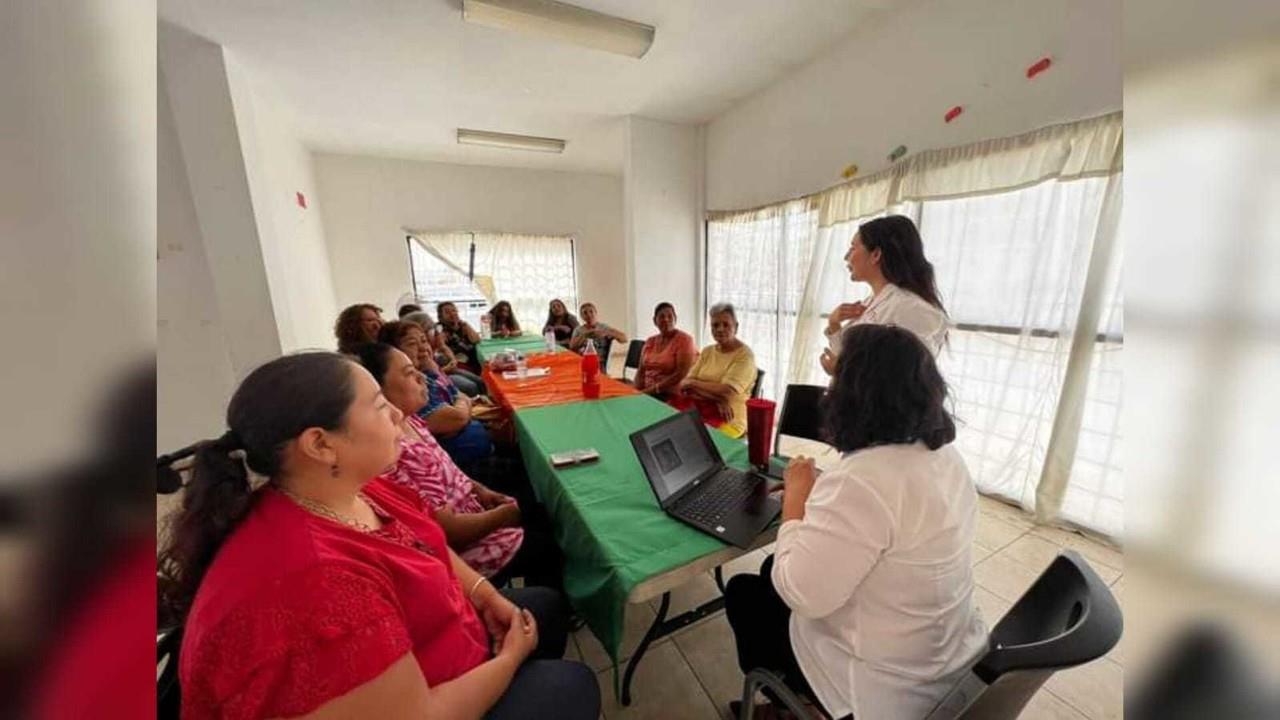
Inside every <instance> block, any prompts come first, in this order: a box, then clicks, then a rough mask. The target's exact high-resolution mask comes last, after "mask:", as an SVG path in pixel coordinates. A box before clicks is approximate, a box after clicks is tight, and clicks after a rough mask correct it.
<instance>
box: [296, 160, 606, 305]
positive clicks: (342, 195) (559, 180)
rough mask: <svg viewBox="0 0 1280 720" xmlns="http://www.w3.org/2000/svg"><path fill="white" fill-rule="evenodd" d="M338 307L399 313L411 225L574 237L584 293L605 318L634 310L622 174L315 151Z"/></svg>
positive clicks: (580, 292)
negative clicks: (628, 281) (625, 239)
mask: <svg viewBox="0 0 1280 720" xmlns="http://www.w3.org/2000/svg"><path fill="white" fill-rule="evenodd" d="M315 168H316V183H317V186H318V189H319V195H320V201H321V202H322V204H323V216H324V228H325V238H326V240H327V243H328V247H329V261H330V265H331V267H332V268H333V285H334V290H335V291H336V294H337V307H338V308H339V309H341V308H342V307H345V306H347V305H350V304H352V303H357V302H372V303H375V304H377V305H379V306H381V307H382V308H384V309H386V310H389V311H390V312H391V313H392V314H394V308H395V303H396V301H397V300H398V299H399V298H400V296H401V295H404V294H405V293H408V292H410V290H411V285H410V277H409V257H408V250H407V247H406V245H405V232H404V229H405V228H412V229H416V230H490V231H501V232H517V233H519V232H525V233H535V234H548V235H573V236H574V237H575V247H576V250H577V255H578V297H579V298H580V299H581V300H583V301H586V300H592V301H594V302H595V303H596V305H597V307H598V308H599V309H600V314H601V317H602V319H604V320H605V321H612V322H617V323H620V322H621V321H622V319H623V318H626V317H630V315H631V306H630V304H629V300H630V298H629V296H628V294H627V291H626V281H625V278H626V258H625V252H624V245H623V230H622V179H621V178H618V177H616V176H612V175H597V174H590V173H566V172H551V171H545V170H528V169H510V168H493V167H479V166H471V165H449V164H444V163H431V162H416V161H409V160H394V159H386V158H374V157H354V156H347V155H323V154H317V155H316V156H315Z"/></svg>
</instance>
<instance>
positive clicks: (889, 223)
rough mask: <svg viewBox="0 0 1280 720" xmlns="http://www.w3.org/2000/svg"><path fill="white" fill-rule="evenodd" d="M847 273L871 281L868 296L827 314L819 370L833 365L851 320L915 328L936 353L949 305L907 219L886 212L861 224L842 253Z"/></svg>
mask: <svg viewBox="0 0 1280 720" xmlns="http://www.w3.org/2000/svg"><path fill="white" fill-rule="evenodd" d="M844 261H845V264H846V265H848V267H849V278H850V279H851V280H853V281H854V282H865V283H867V284H868V285H870V286H871V298H870V299H869V300H864V301H859V302H856V303H842V304H840V305H839V306H838V307H836V309H834V310H832V311H831V315H830V316H829V317H828V318H827V329H826V336H827V341H828V347H827V349H825V350H824V351H823V353H822V357H821V360H820V362H821V364H822V369H824V370H826V371H827V374H828V375H831V374H832V373H833V372H834V370H835V367H836V357H837V356H838V355H839V353H840V347H841V345H842V342H843V336H844V331H845V330H847V329H848V328H850V327H852V326H854V325H862V324H867V323H870V324H874V325H897V326H899V327H902V328H906V329H907V330H910V331H911V332H913V333H915V335H916V337H918V338H920V340H921V342H923V343H924V344H925V347H927V348H929V351H930V352H932V353H933V354H934V355H937V354H938V351H939V350H940V349H942V345H943V343H945V342H946V338H947V309H946V308H944V307H943V306H942V298H940V297H939V295H938V284H937V282H936V281H935V280H934V276H933V264H932V263H930V262H929V260H928V259H927V258H925V256H924V243H923V242H922V241H921V240H920V232H919V231H918V230H917V229H916V224H915V223H913V222H911V218H908V217H905V216H903V215H889V216H887V217H882V218H877V219H875V220H872V221H870V222H866V223H863V224H862V225H861V226H860V227H859V228H858V232H857V233H855V234H854V236H853V240H852V242H851V243H850V244H849V252H847V253H845V256H844Z"/></svg>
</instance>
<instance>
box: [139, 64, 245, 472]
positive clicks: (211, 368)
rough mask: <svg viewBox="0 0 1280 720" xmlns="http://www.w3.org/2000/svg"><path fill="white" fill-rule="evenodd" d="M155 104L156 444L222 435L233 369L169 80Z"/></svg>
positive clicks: (164, 447) (170, 445) (163, 448)
mask: <svg viewBox="0 0 1280 720" xmlns="http://www.w3.org/2000/svg"><path fill="white" fill-rule="evenodd" d="M157 85H158V93H159V97H158V100H157V102H156V205H157V207H156V234H157V236H156V252H157V263H156V300H157V302H156V394H157V396H156V409H157V413H158V415H157V420H158V423H157V428H156V449H157V450H158V451H159V452H168V451H170V450H176V449H178V448H180V447H184V446H186V445H188V444H190V443H192V442H194V441H196V440H199V439H202V438H208V437H214V436H217V435H220V434H221V433H222V431H223V429H224V427H225V426H224V415H225V411H226V407H227V399H228V398H229V397H230V396H231V392H232V391H233V389H234V388H235V372H234V371H233V370H232V367H231V357H230V355H229V354H228V351H227V343H226V337H225V333H224V329H223V327H222V322H221V318H220V315H219V312H218V301H217V298H216V296H215V294H214V287H213V274H212V272H211V271H210V269H209V261H208V259H207V258H206V257H205V252H204V242H203V239H202V237H201V234H200V224H199V222H198V221H197V219H196V209H195V204H194V202H193V201H192V199H191V189H190V187H189V186H188V183H187V169H186V164H185V163H184V161H183V158H182V150H181V148H180V146H179V144H178V134H177V129H176V128H175V127H174V121H173V113H172V111H171V110H170V106H169V97H168V93H167V92H166V90H165V84H164V82H163V79H162V80H161V82H159V83H157Z"/></svg>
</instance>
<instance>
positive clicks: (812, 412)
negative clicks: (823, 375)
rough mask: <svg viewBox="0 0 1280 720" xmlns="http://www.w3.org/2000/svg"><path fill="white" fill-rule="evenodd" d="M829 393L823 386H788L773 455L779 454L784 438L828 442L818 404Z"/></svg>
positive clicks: (775, 437) (775, 431)
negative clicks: (780, 443)
mask: <svg viewBox="0 0 1280 720" xmlns="http://www.w3.org/2000/svg"><path fill="white" fill-rule="evenodd" d="M826 392H827V389H826V388H825V387H822V386H821V385H798V384H793V385H788V386H787V391H786V393H785V394H784V395H783V396H782V409H781V410H780V411H779V412H778V426H777V428H776V429H775V430H774V433H773V454H774V456H775V457H782V453H780V452H778V448H779V445H778V443H779V442H780V441H781V439H782V436H783V435H786V436H787V437H796V438H804V439H805V440H817V441H818V442H826V440H825V439H824V438H823V437H822V413H821V412H820V411H819V408H818V404H819V403H820V402H821V401H822V396H823V395H824V394H825V393H826Z"/></svg>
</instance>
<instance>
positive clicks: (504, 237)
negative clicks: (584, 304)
mask: <svg viewBox="0 0 1280 720" xmlns="http://www.w3.org/2000/svg"><path fill="white" fill-rule="evenodd" d="M411 235H413V236H414V237H415V238H417V239H418V240H419V241H420V242H421V243H422V244H423V246H424V247H425V248H426V250H427V251H428V252H430V253H432V254H433V255H435V256H437V257H439V258H440V259H441V260H443V261H445V262H446V263H447V264H448V265H449V266H451V267H453V268H456V269H457V271H458V272H460V273H462V274H464V275H465V274H466V272H467V271H468V268H470V267H471V248H472V244H473V243H474V246H475V265H474V273H475V284H476V286H477V288H478V289H479V290H480V292H482V293H483V294H484V296H485V299H486V300H488V301H489V304H490V305H492V304H494V303H497V302H499V301H501V300H506V301H507V302H510V303H511V308H512V310H513V311H514V312H515V314H516V318H517V319H518V320H519V321H520V326H521V328H523V329H524V330H525V331H526V332H532V333H535V334H536V333H539V332H541V330H542V324H543V322H544V321H545V320H546V317H547V305H548V303H549V302H550V301H551V299H552V298H559V299H561V300H563V301H564V303H565V305H566V306H568V307H570V308H576V307H577V305H578V284H577V276H576V269H575V264H574V255H573V238H571V237H568V236H562V235H520V234H515V233H490V232H452V233H427V232H412V233H411ZM575 312H576V311H575Z"/></svg>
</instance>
